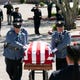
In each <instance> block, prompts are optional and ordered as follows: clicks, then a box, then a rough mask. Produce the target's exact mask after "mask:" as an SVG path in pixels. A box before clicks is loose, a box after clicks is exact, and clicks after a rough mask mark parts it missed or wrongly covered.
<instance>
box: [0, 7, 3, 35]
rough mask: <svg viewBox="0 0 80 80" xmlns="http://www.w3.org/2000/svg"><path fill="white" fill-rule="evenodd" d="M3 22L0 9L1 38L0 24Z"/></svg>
mask: <svg viewBox="0 0 80 80" xmlns="http://www.w3.org/2000/svg"><path fill="white" fill-rule="evenodd" d="M2 21H3V11H2V9H1V8H0V36H1V22H2Z"/></svg>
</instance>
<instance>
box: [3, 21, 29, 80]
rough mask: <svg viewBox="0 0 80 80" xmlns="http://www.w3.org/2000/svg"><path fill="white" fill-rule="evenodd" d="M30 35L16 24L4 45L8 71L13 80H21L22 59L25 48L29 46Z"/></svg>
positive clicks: (19, 24)
mask: <svg viewBox="0 0 80 80" xmlns="http://www.w3.org/2000/svg"><path fill="white" fill-rule="evenodd" d="M27 40H28V33H27V31H26V30H25V29H23V28H21V23H19V22H14V23H13V28H12V29H11V30H9V31H8V33H7V35H6V40H5V43H4V53H3V55H4V56H5V63H6V71H7V73H8V75H9V77H10V79H11V80H21V76H22V58H23V56H24V47H25V45H26V44H27V42H28V41H27Z"/></svg>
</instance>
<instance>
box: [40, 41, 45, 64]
mask: <svg viewBox="0 0 80 80" xmlns="http://www.w3.org/2000/svg"><path fill="white" fill-rule="evenodd" d="M40 49H41V50H40V59H41V63H44V62H45V43H44V42H40Z"/></svg>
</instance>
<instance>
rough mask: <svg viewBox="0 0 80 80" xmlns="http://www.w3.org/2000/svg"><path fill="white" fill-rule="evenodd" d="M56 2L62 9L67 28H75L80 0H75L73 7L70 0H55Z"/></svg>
mask: <svg viewBox="0 0 80 80" xmlns="http://www.w3.org/2000/svg"><path fill="white" fill-rule="evenodd" d="M54 2H55V4H56V5H57V6H58V7H59V8H60V9H61V10H62V13H63V16H64V19H65V27H66V29H68V30H70V29H74V28H75V23H74V22H75V20H76V18H77V15H78V4H79V0H73V7H71V6H70V2H69V0H62V2H61V3H60V2H59V0H54Z"/></svg>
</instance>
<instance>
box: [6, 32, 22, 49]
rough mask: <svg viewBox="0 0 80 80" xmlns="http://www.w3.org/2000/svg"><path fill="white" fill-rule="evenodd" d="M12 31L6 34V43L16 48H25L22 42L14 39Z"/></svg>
mask: <svg viewBox="0 0 80 80" xmlns="http://www.w3.org/2000/svg"><path fill="white" fill-rule="evenodd" d="M12 34H13V33H12V32H8V33H7V35H6V41H5V42H6V43H7V44H8V46H11V47H14V48H19V49H21V48H23V44H21V43H20V42H18V41H17V40H16V39H15V40H14V39H13V38H12V37H13V36H12Z"/></svg>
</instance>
